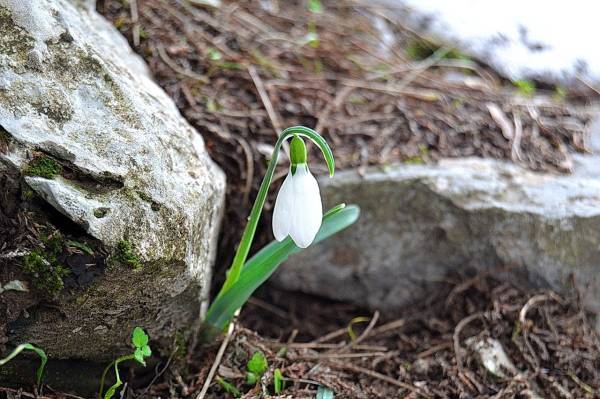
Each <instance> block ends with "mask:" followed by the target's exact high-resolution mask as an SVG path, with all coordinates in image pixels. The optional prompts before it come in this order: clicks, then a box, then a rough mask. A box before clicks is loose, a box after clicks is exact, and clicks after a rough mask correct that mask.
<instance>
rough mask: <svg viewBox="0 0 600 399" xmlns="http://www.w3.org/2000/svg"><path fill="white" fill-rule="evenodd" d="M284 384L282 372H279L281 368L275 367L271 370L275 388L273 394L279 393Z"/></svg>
mask: <svg viewBox="0 0 600 399" xmlns="http://www.w3.org/2000/svg"><path fill="white" fill-rule="evenodd" d="M284 385H285V381H284V379H283V374H281V370H279V369H275V371H274V372H273V389H274V390H275V394H276V395H279V394H280V393H281V391H282V390H283V387H284Z"/></svg>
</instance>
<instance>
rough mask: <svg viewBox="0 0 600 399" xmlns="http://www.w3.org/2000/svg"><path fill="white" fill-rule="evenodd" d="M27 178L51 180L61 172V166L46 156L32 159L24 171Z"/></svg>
mask: <svg viewBox="0 0 600 399" xmlns="http://www.w3.org/2000/svg"><path fill="white" fill-rule="evenodd" d="M24 172H25V174H26V175H28V176H40V177H44V178H46V179H53V178H54V177H55V176H57V175H59V174H60V173H61V172H62V166H61V165H60V164H59V163H58V162H56V161H55V160H54V159H52V158H50V157H49V156H47V155H42V156H39V157H37V158H34V159H33V160H32V161H31V162H29V164H28V165H27V167H26V168H25V170H24Z"/></svg>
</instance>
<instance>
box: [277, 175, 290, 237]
mask: <svg viewBox="0 0 600 399" xmlns="http://www.w3.org/2000/svg"><path fill="white" fill-rule="evenodd" d="M292 178H293V176H292V173H291V171H290V173H288V175H287V176H286V178H285V180H284V181H283V184H282V185H281V188H280V189H279V192H278V193H277V199H276V200H275V208H274V209H273V223H272V224H273V235H274V236H275V239H276V240H277V241H282V240H283V239H285V238H286V237H287V236H288V235H289V234H290V227H291V225H292V215H293V211H294V203H295V198H294V189H293V186H292Z"/></svg>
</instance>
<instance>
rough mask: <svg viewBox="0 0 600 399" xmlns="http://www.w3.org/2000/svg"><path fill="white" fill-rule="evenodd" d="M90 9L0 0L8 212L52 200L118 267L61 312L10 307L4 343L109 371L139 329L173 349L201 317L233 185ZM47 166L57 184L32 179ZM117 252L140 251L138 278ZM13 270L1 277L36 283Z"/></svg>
mask: <svg viewBox="0 0 600 399" xmlns="http://www.w3.org/2000/svg"><path fill="white" fill-rule="evenodd" d="M92 4H93V2H90V1H77V0H72V1H66V0H0V126H1V129H0V183H2V184H3V186H2V187H3V188H5V191H6V193H7V195H3V197H2V200H3V201H4V203H3V204H2V210H3V211H5V210H6V209H9V208H10V209H12V210H13V211H14V208H18V205H17V204H13V203H12V202H11V201H21V200H23V198H25V197H31V196H34V197H35V198H38V199H39V198H41V201H45V203H46V204H47V205H50V206H51V209H54V210H56V211H58V212H60V215H61V216H60V217H63V218H65V220H67V219H68V220H70V221H72V222H74V223H75V224H76V225H77V226H80V227H81V228H82V229H83V230H84V231H85V233H87V234H88V235H89V236H91V237H92V238H94V239H97V240H99V243H100V244H99V245H100V246H102V247H103V248H104V250H105V251H106V255H107V257H108V261H107V263H108V265H109V266H108V267H107V268H106V270H102V271H101V272H100V273H99V274H100V276H97V277H95V280H94V281H92V282H91V284H89V285H86V286H85V288H77V287H76V288H74V289H68V290H67V289H64V290H63V291H62V292H61V293H60V295H59V296H58V297H57V298H53V299H52V302H51V305H48V304H47V302H44V304H39V303H37V302H38V301H35V300H33V299H32V300H29V302H28V303H29V304H30V306H29V307H28V308H27V309H24V310H23V311H22V312H19V313H18V314H16V313H15V312H14V311H11V309H8V310H7V309H6V308H4V309H3V308H2V306H0V344H2V343H3V342H2V341H6V340H8V343H9V344H13V343H17V342H22V341H31V342H33V343H36V344H38V345H40V346H42V347H43V348H44V349H46V351H47V352H48V354H49V355H50V356H51V357H54V358H82V359H94V360H102V359H106V358H111V357H112V356H114V354H115V353H119V352H122V351H123V350H124V348H128V341H129V334H130V332H131V330H132V328H133V327H134V326H135V325H140V326H142V327H144V328H146V329H147V330H148V331H149V333H150V336H151V337H152V338H153V339H154V340H157V342H158V341H159V340H161V339H164V340H165V341H172V338H173V336H174V335H175V334H176V332H177V331H185V330H187V329H188V328H189V327H190V326H191V325H192V323H194V322H195V321H196V320H197V319H198V317H199V315H200V312H201V309H202V307H203V306H204V305H205V301H206V298H207V294H208V287H209V281H210V276H211V267H212V261H213V258H214V253H215V248H216V242H215V241H216V239H217V233H218V227H219V221H220V217H221V213H222V212H221V211H222V205H223V201H224V188H225V178H224V174H223V173H222V172H221V170H220V169H219V168H218V167H217V166H216V165H215V164H214V163H213V162H212V161H211V159H210V158H209V156H208V154H207V153H206V150H205V148H204V142H203V140H202V138H201V137H200V135H199V134H198V133H197V132H195V131H194V130H193V129H192V128H191V127H190V126H189V125H188V123H187V122H186V121H185V120H184V119H183V118H182V117H181V115H180V114H179V112H178V110H177V108H176V107H175V104H174V103H173V102H172V101H171V100H170V99H169V97H168V96H167V95H166V93H164V92H163V91H162V90H161V89H160V88H159V87H158V86H157V85H156V84H155V83H153V82H152V80H151V78H150V76H149V73H148V71H147V68H146V66H145V64H144V63H143V61H142V60H141V58H139V57H138V56H137V55H135V54H134V53H133V52H132V51H131V50H130V48H129V45H128V44H127V42H126V40H125V39H124V38H123V37H122V36H121V35H120V34H119V33H118V32H117V31H116V30H115V29H114V28H113V27H112V26H111V25H110V24H109V23H108V22H106V21H105V20H104V19H103V18H102V17H101V16H99V15H98V14H97V13H96V12H95V11H94V10H93V6H92ZM40 158H44V159H50V162H51V163H55V164H58V165H59V166H60V169H61V171H60V173H58V174H57V175H56V176H44V174H43V173H31V170H32V166H31V165H32V162H34V161H35V160H39V159H40ZM28 171H29V172H28ZM25 175H27V176H25ZM6 182H12V185H11V184H9V183H6ZM19 190H21V191H23V192H24V193H29V194H28V195H20V196H19V195H17V194H18V193H19ZM3 194H4V193H3ZM9 194H10V195H9ZM11 195H12V197H11ZM69 223H70V222H69ZM63 224H65V223H63ZM9 238H10V237H2V239H1V240H0V243H1V242H7V241H9ZM120 243H121V244H122V243H126V244H127V245H129V246H130V247H131V249H132V253H131V254H130V255H131V256H132V257H133V260H134V261H132V262H131V264H130V265H129V266H131V265H134V264H135V263H136V262H138V261H139V263H140V264H141V267H140V268H138V269H134V268H132V267H127V265H123V264H122V263H123V262H119V257H120V255H119V254H118V253H117V252H118V248H119V245H120ZM1 247H2V245H0V250H1V249H2V248H1ZM29 249H31V248H29ZM5 255H6V256H7V257H10V254H8V255H7V254H5ZM121 255H122V254H121ZM121 257H122V256H121ZM14 259H17V260H18V259H20V258H19V257H16V258H14ZM111 260H112V261H114V262H112V263H116V265H115V266H111V265H112V263H111ZM17 263H18V262H17ZM17 263H15V262H13V263H11V264H10V267H13V268H14V267H15V264H17ZM7 267H8V266H7ZM7 270H9V269H7ZM10 270H12V271H10V273H9V272H6V270H3V272H5V273H4V274H0V278H2V277H7V278H8V277H10V274H11V273H12V274H13V276H12V277H13V278H11V279H10V280H13V279H14V278H30V279H31V277H23V276H22V275H21V274H19V270H18V269H17V270H13V269H10ZM8 281H9V280H7V281H0V282H1V283H6V282H8ZM30 286H31V284H30ZM19 295H21V297H23V296H26V295H30V296H33V295H36V293H35V290H32V291H30V292H29V293H24V292H17V291H14V290H12V291H6V292H4V293H2V294H0V296H2V298H0V299H2V301H0V302H3V301H6V303H9V302H11V301H13V302H15V303H16V302H19V301H18V300H17V299H15V298H21V297H19ZM24 302H27V301H20V303H24ZM47 305H48V306H47ZM3 335H5V337H4V339H2V337H3Z"/></svg>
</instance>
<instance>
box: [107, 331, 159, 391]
mask: <svg viewBox="0 0 600 399" xmlns="http://www.w3.org/2000/svg"><path fill="white" fill-rule="evenodd" d="M131 342H132V343H133V346H134V347H135V351H134V352H133V353H131V354H129V355H124V356H121V357H119V358H117V359H116V360H113V361H112V362H111V363H110V364H109V365H108V366H106V368H105V369H104V372H103V373H102V378H101V379H100V391H99V392H98V399H102V391H103V390H104V380H105V379H106V374H107V373H108V371H109V370H110V368H111V367H114V368H115V378H116V382H115V383H114V384H113V385H112V386H111V387H110V388H108V390H107V391H106V393H105V394H104V399H110V398H112V397H113V395H114V394H115V393H116V392H117V388H119V387H120V386H121V385H123V382H122V381H121V376H120V375H119V363H121V362H124V361H126V360H136V361H137V362H138V363H140V364H142V365H143V366H144V367H145V366H146V361H145V360H144V359H145V358H146V357H148V356H150V355H152V350H151V349H150V346H148V335H147V334H146V333H145V332H144V330H143V329H142V328H141V327H136V328H134V329H133V333H132V334H131Z"/></svg>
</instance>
